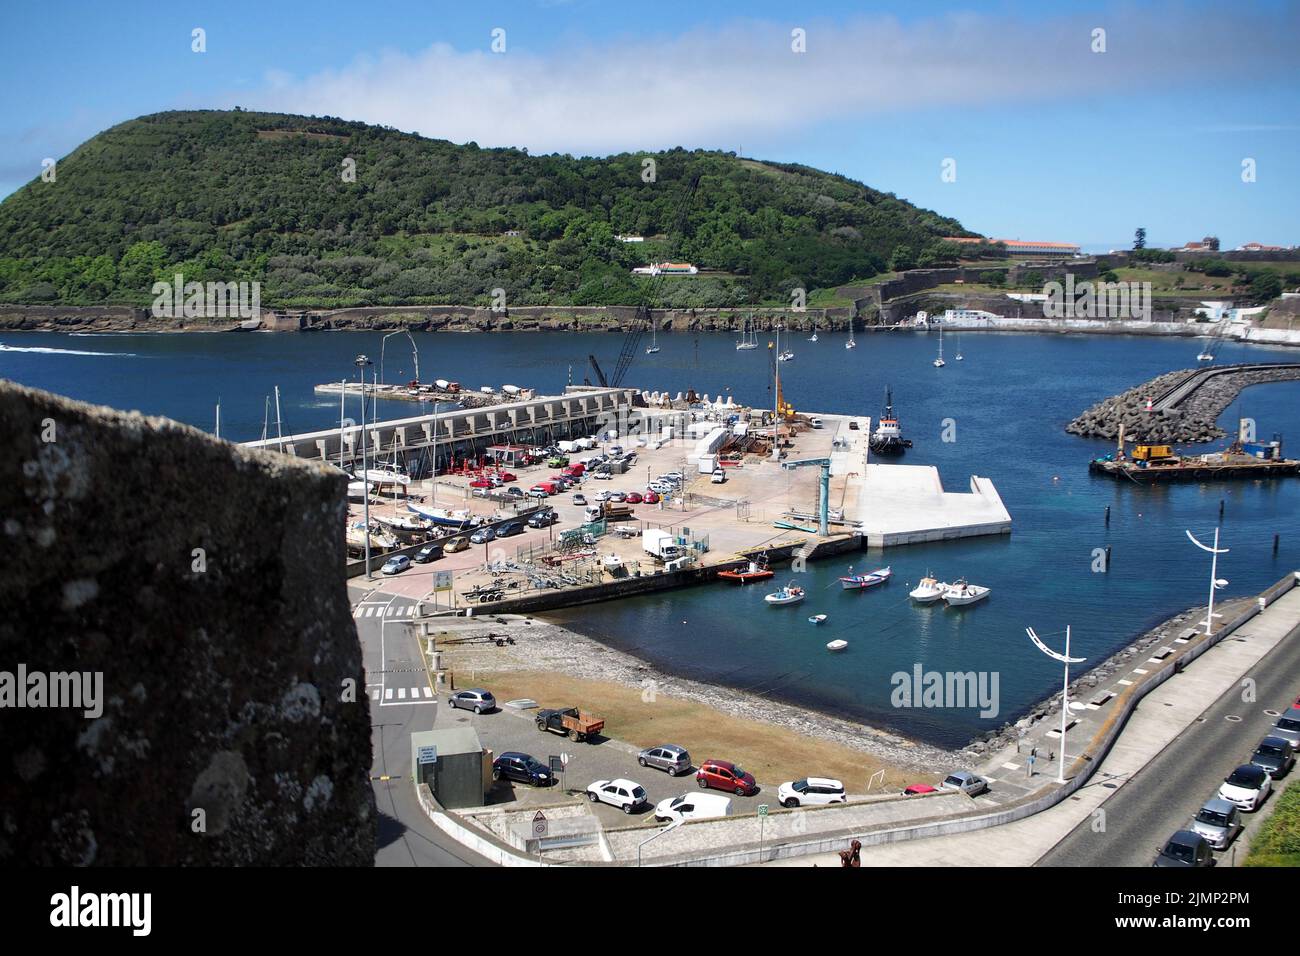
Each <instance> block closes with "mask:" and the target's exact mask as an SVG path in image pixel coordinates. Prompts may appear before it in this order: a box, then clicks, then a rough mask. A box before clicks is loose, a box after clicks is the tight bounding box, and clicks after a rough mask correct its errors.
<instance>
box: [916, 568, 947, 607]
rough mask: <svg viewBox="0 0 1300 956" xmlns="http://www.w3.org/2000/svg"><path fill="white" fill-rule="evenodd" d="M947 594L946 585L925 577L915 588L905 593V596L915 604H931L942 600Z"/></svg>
mask: <svg viewBox="0 0 1300 956" xmlns="http://www.w3.org/2000/svg"><path fill="white" fill-rule="evenodd" d="M947 593H948V585H946V584H944V583H943V582H942V581H937V580H935V579H934V578H932V577H930V576H928V575H927V576H926V577H923V578H921V580H920V582H919V583H918V584H917V585H916V587H914V588H912V590H910V591H908V592H907V596H908V597H910V598H911V599H912V600H913V601H915V602H916V603H917V604H933V603H934V602H935V601H939V600H942V599H943V596H944V595H945V594H947Z"/></svg>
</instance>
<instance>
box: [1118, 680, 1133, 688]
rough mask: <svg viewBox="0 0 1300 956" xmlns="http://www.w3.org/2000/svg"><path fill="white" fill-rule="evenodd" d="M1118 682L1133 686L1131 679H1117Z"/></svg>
mask: <svg viewBox="0 0 1300 956" xmlns="http://www.w3.org/2000/svg"><path fill="white" fill-rule="evenodd" d="M1119 683H1121V684H1123V685H1124V686H1125V687H1132V686H1133V682H1132V681H1131V680H1122V681H1119Z"/></svg>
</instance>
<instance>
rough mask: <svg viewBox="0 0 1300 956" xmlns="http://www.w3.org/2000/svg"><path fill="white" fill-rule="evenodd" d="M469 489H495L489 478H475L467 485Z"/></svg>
mask: <svg viewBox="0 0 1300 956" xmlns="http://www.w3.org/2000/svg"><path fill="white" fill-rule="evenodd" d="M469 486H470V487H471V488H495V487H496V486H495V485H494V484H493V483H492V479H491V478H475V479H474V480H473V481H471V482H470V483H469Z"/></svg>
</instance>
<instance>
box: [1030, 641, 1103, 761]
mask: <svg viewBox="0 0 1300 956" xmlns="http://www.w3.org/2000/svg"><path fill="white" fill-rule="evenodd" d="M1025 633H1026V634H1028V635H1029V639H1030V640H1031V641H1033V642H1034V645H1035V646H1036V647H1037V648H1038V649H1039V650H1040V651H1042V652H1043V653H1044V654H1046V655H1047V656H1048V657H1050V658H1052V659H1053V660H1057V661H1060V662H1061V663H1062V664H1064V665H1065V677H1064V678H1063V679H1062V681H1061V765H1060V769H1059V770H1057V772H1056V782H1057V783H1065V726H1066V721H1067V720H1068V719H1069V716H1070V665H1071V664H1082V663H1083V662H1084V661H1086V660H1087V659H1088V658H1086V657H1071V656H1070V628H1069V625H1066V628H1065V653H1064V654H1058V653H1056V651H1054V650H1052V649H1051V648H1050V647H1048V646H1047V645H1046V644H1044V643H1043V642H1042V641H1041V640H1039V638H1038V635H1037V634H1035V633H1034V629H1033V628H1032V627H1027V628H1025Z"/></svg>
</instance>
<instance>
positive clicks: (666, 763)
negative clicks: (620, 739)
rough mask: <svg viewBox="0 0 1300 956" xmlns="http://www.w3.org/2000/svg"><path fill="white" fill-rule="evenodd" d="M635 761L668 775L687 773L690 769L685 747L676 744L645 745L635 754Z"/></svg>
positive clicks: (689, 758)
mask: <svg viewBox="0 0 1300 956" xmlns="http://www.w3.org/2000/svg"><path fill="white" fill-rule="evenodd" d="M636 762H637V763H639V764H640V765H641V766H643V767H654V768H655V769H656V770H663V771H666V772H667V773H668V776H670V777H676V776H679V775H680V774H684V773H688V772H689V771H690V769H691V755H690V754H688V753H687V752H686V748H684V747H679V746H677V745H676V744H660V745H659V746H658V747H647V748H646V749H645V750H643V751H641V752H640V753H639V754H637V755H636Z"/></svg>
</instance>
